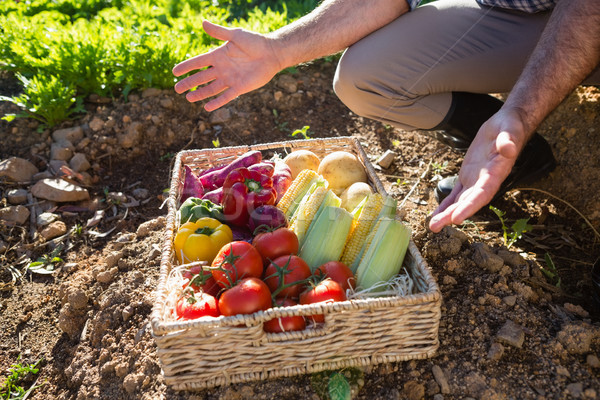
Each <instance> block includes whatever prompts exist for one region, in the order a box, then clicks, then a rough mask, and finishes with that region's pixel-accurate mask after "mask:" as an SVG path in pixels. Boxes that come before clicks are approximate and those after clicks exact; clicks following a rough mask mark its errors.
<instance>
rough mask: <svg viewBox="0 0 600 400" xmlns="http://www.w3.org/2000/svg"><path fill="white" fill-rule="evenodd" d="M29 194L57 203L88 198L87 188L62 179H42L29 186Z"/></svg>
mask: <svg viewBox="0 0 600 400" xmlns="http://www.w3.org/2000/svg"><path fill="white" fill-rule="evenodd" d="M31 194H33V195H34V196H35V197H37V198H40V199H46V200H50V201H55V202H58V203H64V202H72V201H81V200H89V198H90V194H89V192H88V191H87V189H84V188H81V187H79V186H77V185H74V184H72V183H69V182H67V181H65V180H64V179H59V178H56V179H42V180H41V181H39V182H37V183H36V184H35V185H33V187H32V188H31Z"/></svg>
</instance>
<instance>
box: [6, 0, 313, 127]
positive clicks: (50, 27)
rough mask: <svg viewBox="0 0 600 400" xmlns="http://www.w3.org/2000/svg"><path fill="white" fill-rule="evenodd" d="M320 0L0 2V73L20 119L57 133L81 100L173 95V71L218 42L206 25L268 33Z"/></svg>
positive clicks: (75, 110)
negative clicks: (15, 89) (15, 85)
mask: <svg viewBox="0 0 600 400" xmlns="http://www.w3.org/2000/svg"><path fill="white" fill-rule="evenodd" d="M317 4H318V1H315V0H294V1H283V2H282V1H275V0H267V1H258V0H234V1H218V0H129V1H126V0H85V1H80V0H31V1H27V2H16V1H3V2H0V69H2V70H5V71H10V72H13V73H14V74H15V76H18V77H19V78H18V79H19V80H20V81H21V82H22V83H23V94H22V95H20V96H17V97H12V98H9V99H7V98H3V99H2V100H9V101H12V102H13V103H15V104H17V105H19V106H20V107H22V108H23V110H24V112H23V113H20V114H18V116H29V117H34V118H37V119H39V120H40V121H42V122H43V123H44V124H46V125H48V126H53V125H55V124H58V123H60V122H61V121H63V120H64V119H66V118H68V117H69V116H71V115H72V114H74V113H76V112H78V111H80V110H81V108H77V104H80V102H81V99H83V98H85V97H86V96H89V95H90V94H92V93H96V94H98V95H101V96H111V97H117V96H120V95H124V96H126V95H127V93H128V92H129V91H130V90H142V89H145V88H149V87H156V88H161V89H162V88H168V87H172V86H173V84H174V83H175V78H174V76H173V74H172V72H171V69H172V68H173V66H174V65H175V64H177V63H179V62H181V61H183V60H185V59H186V58H189V57H191V56H193V55H195V54H199V53H203V52H206V51H208V50H209V49H210V48H212V47H214V46H216V45H217V44H218V41H216V40H215V39H213V38H211V37H210V36H208V35H207V34H206V33H204V31H203V30H202V28H201V25H202V20H204V19H208V20H210V21H212V22H215V23H218V24H223V25H228V26H238V27H243V28H246V29H251V30H255V31H259V32H268V31H272V30H275V29H277V28H279V27H281V26H284V25H286V24H288V23H289V22H291V21H292V20H294V19H296V18H298V17H300V16H302V15H304V14H306V13H307V12H309V11H310V10H312V9H313V8H314V7H316V5H317Z"/></svg>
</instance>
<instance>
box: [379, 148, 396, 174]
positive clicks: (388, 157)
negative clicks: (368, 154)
mask: <svg viewBox="0 0 600 400" xmlns="http://www.w3.org/2000/svg"><path fill="white" fill-rule="evenodd" d="M395 158H396V153H394V152H393V151H392V150H386V151H385V153H383V154H382V155H381V157H379V158H378V159H377V161H375V162H376V163H377V165H379V166H380V167H381V168H385V169H388V168H389V167H390V165H392V163H393V162H394V159H395Z"/></svg>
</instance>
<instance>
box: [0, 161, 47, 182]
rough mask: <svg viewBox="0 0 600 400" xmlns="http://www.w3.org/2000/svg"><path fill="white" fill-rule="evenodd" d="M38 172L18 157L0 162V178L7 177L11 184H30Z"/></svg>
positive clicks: (34, 167) (29, 163)
mask: <svg viewBox="0 0 600 400" xmlns="http://www.w3.org/2000/svg"><path fill="white" fill-rule="evenodd" d="M38 172H39V171H38V169H37V167H36V166H35V165H33V164H32V163H31V162H29V161H27V160H25V159H24V158H19V157H10V158H8V159H6V160H3V161H2V162H0V177H3V176H5V177H7V178H8V179H9V180H11V181H13V182H31V180H32V178H33V176H34V175H35V174H37V173H38Z"/></svg>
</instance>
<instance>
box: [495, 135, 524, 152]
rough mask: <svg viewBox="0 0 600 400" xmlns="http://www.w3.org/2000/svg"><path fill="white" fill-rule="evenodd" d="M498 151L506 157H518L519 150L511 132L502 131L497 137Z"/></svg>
mask: <svg viewBox="0 0 600 400" xmlns="http://www.w3.org/2000/svg"><path fill="white" fill-rule="evenodd" d="M496 151H497V152H498V154H500V155H501V156H502V157H505V158H511V159H513V158H517V156H518V155H519V150H518V149H517V145H516V144H515V142H514V141H513V140H512V138H511V135H510V133H508V132H507V131H501V132H500V133H499V134H498V137H497V138H496Z"/></svg>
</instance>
